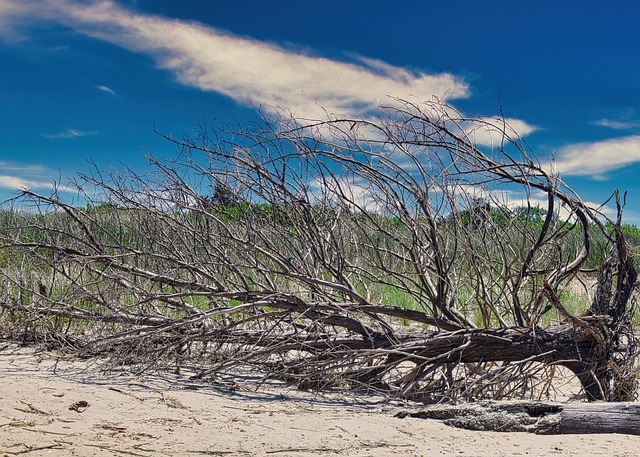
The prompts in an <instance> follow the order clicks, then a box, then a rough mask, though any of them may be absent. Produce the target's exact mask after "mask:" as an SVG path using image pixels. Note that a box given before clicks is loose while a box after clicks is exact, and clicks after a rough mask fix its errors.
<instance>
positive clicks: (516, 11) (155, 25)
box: [0, 0, 640, 224]
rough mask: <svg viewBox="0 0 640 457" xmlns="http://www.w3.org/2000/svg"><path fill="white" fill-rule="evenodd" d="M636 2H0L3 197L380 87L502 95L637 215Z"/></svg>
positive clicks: (590, 185)
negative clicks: (207, 124) (203, 132)
mask: <svg viewBox="0 0 640 457" xmlns="http://www.w3.org/2000/svg"><path fill="white" fill-rule="evenodd" d="M639 20H640V3H638V2H632V1H609V2H601V1H572V0H555V1H546V0H540V1H537V2H522V1H515V0H510V1H506V0H505V1H489V0H487V1H483V2H480V1H477V0H476V1H465V0H460V1H456V2H443V1H428V0H423V1H403V0H396V1H393V2H390V1H388V0H385V1H355V0H354V1H344V0H342V1H333V0H329V1H322V2H298V1H289V0H281V1H271V2H267V1H264V0H261V1H254V0H243V1H242V2H230V1H225V2H222V1H220V2H217V1H216V2H213V1H209V2H205V1H192V0H153V1H151V0H138V1H131V0H129V1H125V0H120V1H91V0H86V1H74V0H0V68H1V71H0V199H4V198H7V197H9V196H11V195H12V193H14V192H15V190H14V189H15V188H16V187H24V186H26V187H30V188H32V189H34V190H36V191H39V192H43V193H47V192H48V191H49V190H50V187H51V183H52V181H62V182H63V183H64V182H65V180H66V177H67V176H73V175H75V174H76V173H78V172H85V171H87V170H89V169H90V165H89V164H88V160H89V159H90V160H93V161H94V162H95V163H96V164H97V165H98V166H99V167H101V168H106V167H108V166H110V165H112V164H118V163H125V164H127V165H129V166H131V167H132V168H133V169H135V170H138V171H140V172H143V171H144V168H145V159H144V157H145V154H147V153H152V154H154V155H157V156H166V155H170V154H172V153H174V152H175V147H174V146H172V145H170V144H168V143H167V142H166V141H164V140H162V139H161V138H160V137H159V136H158V135H157V134H155V133H154V131H153V130H154V128H156V129H158V130H159V131H162V132H166V133H170V134H173V135H180V134H182V133H187V134H188V133H193V132H194V131H195V129H196V128H197V124H198V121H200V120H214V119H220V120H232V119H235V120H238V121H240V122H243V121H245V120H247V119H250V118H252V116H253V115H254V110H253V108H252V107H251V103H253V104H255V105H262V106H263V107H267V108H265V109H266V110H267V111H268V110H269V108H268V107H270V106H286V107H288V108H290V109H292V110H293V111H294V112H296V113H299V114H301V115H305V116H313V115H316V114H317V111H316V110H317V104H320V105H322V106H324V107H325V108H327V109H329V110H330V111H332V112H340V113H344V114H347V115H352V116H363V115H365V114H366V113H367V112H368V111H369V110H371V109H373V108H374V107H375V106H376V105H377V103H378V102H379V101H383V102H384V100H385V98H386V96H388V95H392V96H398V97H407V96H409V94H413V95H414V96H416V97H419V98H424V99H430V98H431V97H432V96H433V95H437V96H439V97H442V98H444V99H446V100H447V101H448V102H450V103H452V104H453V105H454V106H456V107H458V108H459V109H461V110H463V111H465V112H467V113H470V114H481V115H496V114H498V112H499V109H498V105H500V106H501V107H502V111H503V113H504V115H505V116H506V117H507V118H508V119H509V120H510V121H511V123H512V125H513V126H514V127H515V128H516V129H517V130H518V131H519V132H520V133H521V134H522V135H523V136H524V137H525V139H526V140H527V142H528V143H529V144H530V145H531V147H532V148H533V150H534V151H536V153H537V154H538V155H539V156H541V157H543V158H544V157H550V156H551V155H552V154H553V155H554V156H555V157H556V160H557V167H558V170H559V171H560V173H561V175H562V177H563V179H564V180H565V181H566V182H567V183H568V184H569V185H570V186H571V187H572V188H573V189H574V190H576V191H577V192H578V193H579V194H580V195H581V197H582V198H583V199H584V200H585V201H589V202H594V203H601V202H603V201H604V200H606V199H607V198H608V196H609V195H610V193H611V192H612V191H613V190H614V189H615V188H618V189H620V190H622V191H628V192H629V197H628V205H627V211H626V218H625V220H626V222H629V223H636V224H640V180H639V179H638V178H637V176H638V175H639V173H640V58H638V47H639V46H640V26H639V25H638V23H639Z"/></svg>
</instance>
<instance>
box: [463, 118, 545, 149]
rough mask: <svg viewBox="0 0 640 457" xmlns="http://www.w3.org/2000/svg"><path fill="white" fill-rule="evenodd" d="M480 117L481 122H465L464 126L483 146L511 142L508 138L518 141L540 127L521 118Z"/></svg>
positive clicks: (468, 135) (470, 135)
mask: <svg viewBox="0 0 640 457" xmlns="http://www.w3.org/2000/svg"><path fill="white" fill-rule="evenodd" d="M478 119H479V122H473V121H471V122H465V123H464V124H462V128H463V129H464V131H465V134H466V135H467V137H469V139H470V140H471V141H472V142H473V143H474V144H478V145H482V146H491V147H494V146H500V145H501V144H502V143H503V142H505V143H507V142H509V139H508V138H511V139H512V140H516V141H517V139H518V138H519V137H525V136H527V135H529V134H531V133H533V132H535V131H536V130H538V129H539V128H538V127H537V126H535V125H531V124H529V123H527V122H525V121H523V120H520V119H513V118H499V117H494V116H480V117H479V118H478ZM505 136H506V137H508V138H505Z"/></svg>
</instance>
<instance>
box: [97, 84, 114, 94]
mask: <svg viewBox="0 0 640 457" xmlns="http://www.w3.org/2000/svg"><path fill="white" fill-rule="evenodd" d="M96 89H98V90H101V91H102V92H106V93H108V94H111V95H116V91H115V90H113V89H112V88H110V87H109V86H103V85H100V86H96Z"/></svg>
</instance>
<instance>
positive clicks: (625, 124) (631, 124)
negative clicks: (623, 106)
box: [594, 119, 640, 130]
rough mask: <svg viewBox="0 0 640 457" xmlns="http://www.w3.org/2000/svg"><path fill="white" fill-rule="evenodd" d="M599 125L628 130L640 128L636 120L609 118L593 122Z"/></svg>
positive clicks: (639, 123)
mask: <svg viewBox="0 0 640 457" xmlns="http://www.w3.org/2000/svg"><path fill="white" fill-rule="evenodd" d="M594 124H595V125H599V126H600V127H608V128H611V129H615V130H629V129H637V128H640V122H637V121H614V120H611V119H599V120H597V121H595V122H594Z"/></svg>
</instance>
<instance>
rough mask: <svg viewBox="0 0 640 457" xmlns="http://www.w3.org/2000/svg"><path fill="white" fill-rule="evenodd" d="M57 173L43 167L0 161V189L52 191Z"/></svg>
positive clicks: (57, 176)
mask: <svg viewBox="0 0 640 457" xmlns="http://www.w3.org/2000/svg"><path fill="white" fill-rule="evenodd" d="M56 179H58V180H59V173H58V172H55V171H54V170H51V169H49V168H47V167H45V166H44V165H39V164H23V163H16V162H6V161H0V189H9V190H23V189H34V190H37V189H49V190H50V189H53V188H54V181H56Z"/></svg>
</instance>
